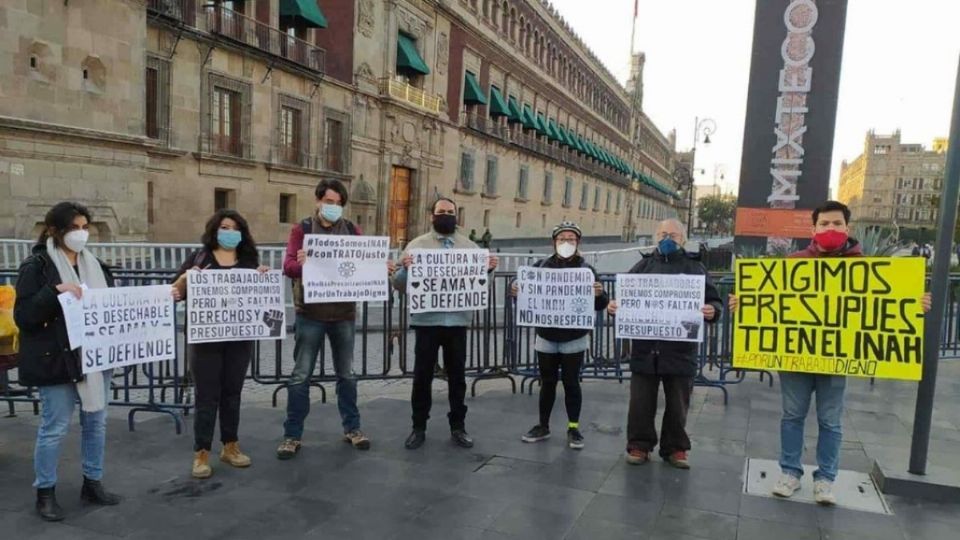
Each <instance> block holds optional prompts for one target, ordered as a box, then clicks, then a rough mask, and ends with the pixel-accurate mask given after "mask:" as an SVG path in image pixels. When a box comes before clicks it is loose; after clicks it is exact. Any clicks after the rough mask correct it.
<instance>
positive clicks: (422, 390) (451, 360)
mask: <svg viewBox="0 0 960 540" xmlns="http://www.w3.org/2000/svg"><path fill="white" fill-rule="evenodd" d="M415 329H416V335H417V343H416V346H415V347H414V353H415V355H416V356H415V359H414V365H413V395H412V396H411V399H410V402H411V405H412V406H413V429H427V419H429V418H430V407H431V405H433V396H432V395H431V390H432V386H433V372H434V370H435V369H436V367H437V357H438V352H439V349H440V348H441V347H443V367H444V369H445V370H446V371H447V388H448V389H449V394H450V412H449V413H448V414H447V418H448V419H449V421H450V429H451V430H455V429H464V426H465V424H464V422H465V420H466V417H467V406H466V404H464V402H463V400H464V398H465V397H466V394H467V381H466V379H465V378H464V365H465V364H466V361H467V327H465V326H454V327H449V326H418V327H416V328H415Z"/></svg>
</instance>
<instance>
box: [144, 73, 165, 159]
mask: <svg viewBox="0 0 960 540" xmlns="http://www.w3.org/2000/svg"><path fill="white" fill-rule="evenodd" d="M144 82H145V85H146V89H145V90H146V91H145V98H146V113H145V117H146V118H145V126H144V128H145V129H144V131H145V135H146V136H147V137H149V138H151V139H156V140H159V141H161V142H164V143H167V144H169V142H170V63H169V62H167V61H166V60H163V59H161V58H157V57H155V56H147V70H146V76H145V79H144Z"/></svg>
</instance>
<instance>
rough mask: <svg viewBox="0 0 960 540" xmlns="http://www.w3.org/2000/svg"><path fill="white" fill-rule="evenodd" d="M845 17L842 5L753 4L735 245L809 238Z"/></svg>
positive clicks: (828, 140)
mask: <svg viewBox="0 0 960 540" xmlns="http://www.w3.org/2000/svg"><path fill="white" fill-rule="evenodd" d="M846 16H847V0H763V1H758V2H757V8H756V17H755V22H754V31H753V54H752V58H751V64H750V88H749V92H748V95H747V118H746V127H745V129H744V137H743V157H742V161H741V165H740V196H739V200H738V204H737V207H738V208H737V222H736V235H737V243H738V245H743V244H752V245H757V246H763V245H765V244H766V245H768V247H771V248H772V247H775V246H785V245H788V244H789V243H790V242H791V240H792V239H793V238H806V237H808V236H809V231H810V229H809V226H806V227H805V226H803V224H804V223H806V224H807V225H809V224H810V217H809V216H810V210H811V209H812V208H814V207H816V206H817V205H819V204H820V203H821V202H823V201H824V200H825V199H826V198H827V195H828V192H829V183H830V161H831V155H832V152H833V135H834V125H835V122H836V116H837V93H838V87H839V85H840V63H841V58H842V56H843V33H844V26H845V24H846ZM763 238H767V239H769V242H767V241H765V240H763Z"/></svg>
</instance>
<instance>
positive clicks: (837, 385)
mask: <svg viewBox="0 0 960 540" xmlns="http://www.w3.org/2000/svg"><path fill="white" fill-rule="evenodd" d="M846 386H847V379H846V378H845V377H837V376H833V375H814V374H812V373H792V372H786V371H781V372H780V387H781V394H782V395H783V417H782V418H781V420H780V469H781V470H782V471H783V472H784V473H786V474H790V475H793V476H795V477H797V478H800V477H802V476H803V466H802V464H801V456H802V455H803V424H804V421H805V420H806V418H807V411H808V410H809V409H810V396H811V394H813V393H816V394H817V424H818V426H819V429H820V434H819V436H818V437H817V467H818V468H817V471H816V472H814V473H813V479H814V480H826V481H828V482H833V481H834V480H835V479H836V478H837V469H838V468H839V463H840V443H841V440H842V438H843V435H842V431H841V427H840V421H841V419H842V417H843V391H844V388H846Z"/></svg>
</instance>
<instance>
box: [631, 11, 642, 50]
mask: <svg viewBox="0 0 960 540" xmlns="http://www.w3.org/2000/svg"><path fill="white" fill-rule="evenodd" d="M639 1H640V0H633V24H632V28H631V29H630V61H631V62H633V52H634V49H633V48H634V46H635V45H634V42H635V38H636V37H637V3H638V2H639Z"/></svg>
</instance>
